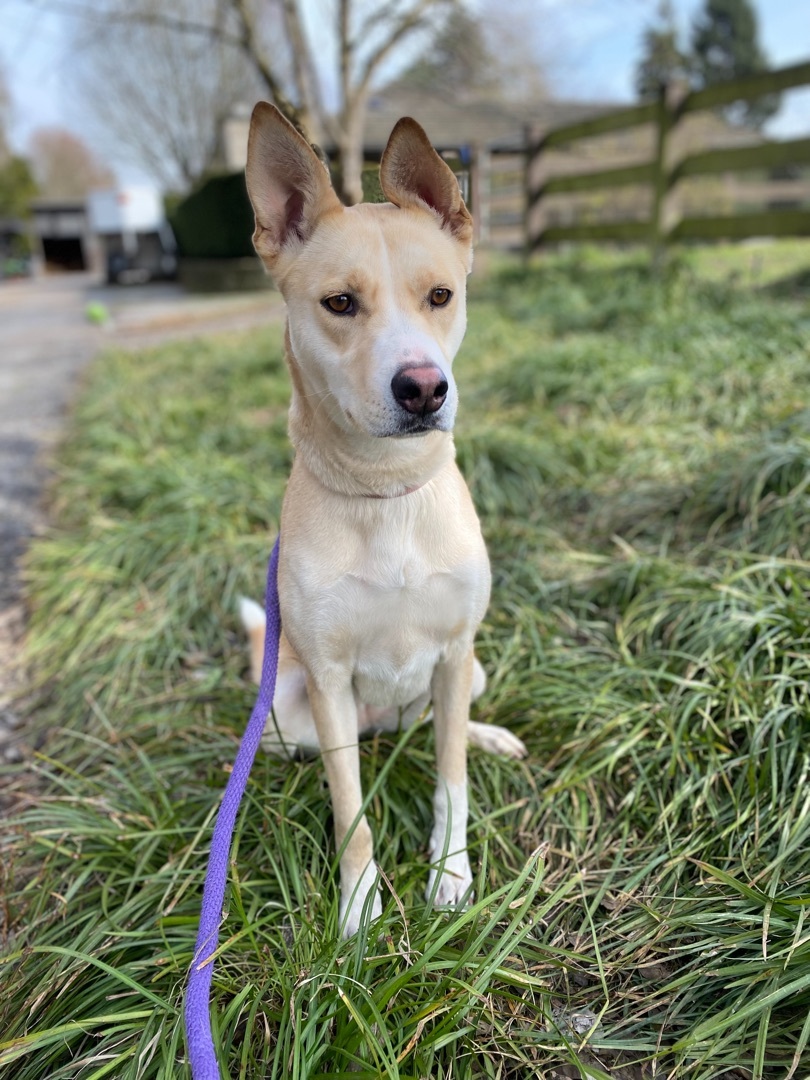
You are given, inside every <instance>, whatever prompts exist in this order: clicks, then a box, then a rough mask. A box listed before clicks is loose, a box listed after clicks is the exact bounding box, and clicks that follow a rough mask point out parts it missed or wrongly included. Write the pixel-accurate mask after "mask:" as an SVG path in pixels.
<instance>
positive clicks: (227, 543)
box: [0, 247, 810, 1080]
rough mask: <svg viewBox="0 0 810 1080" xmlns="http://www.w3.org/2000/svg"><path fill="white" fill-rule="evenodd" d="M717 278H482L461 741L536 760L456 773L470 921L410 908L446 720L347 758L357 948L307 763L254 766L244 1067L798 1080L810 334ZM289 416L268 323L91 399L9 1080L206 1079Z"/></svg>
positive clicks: (807, 857) (804, 878)
mask: <svg viewBox="0 0 810 1080" xmlns="http://www.w3.org/2000/svg"><path fill="white" fill-rule="evenodd" d="M736 250H737V251H738V261H739V260H745V259H747V258H749V257H750V251H749V250H748V249H736ZM757 250H758V251H760V250H761V251H763V252H765V254H764V255H763V256H762V257H763V258H767V256H768V252H767V250H766V249H757ZM774 250H775V251H776V253H777V254H778V252H779V249H778V248H776V249H774ZM804 252H805V255H806V262H805V263H804V268H805V269H806V267H807V266H808V265H810V251H808V250H807V248H806V247H805V248H804ZM709 254H710V256H711V257H712V258H713V259H714V262H713V263H712V265H711V266H710V267H709V268H708V269H707V267H706V266H705V265H704V264H705V262H706V260H707V259H708V258H709V256H706V255H699V254H697V253H694V252H690V253H687V254H686V255H684V256H682V257H680V258H678V259H677V260H676V261H675V262H674V264H673V265H672V266H671V267H670V268H669V270H668V271H667V273H666V274H665V275H664V276H663V277H662V278H659V279H657V280H654V279H652V278H651V276H650V275H649V273H648V270H647V267H646V265H645V264H644V262H643V261H642V260H641V259H639V258H638V257H636V256H632V255H623V256H617V255H609V254H594V253H592V252H588V251H584V252H579V253H577V254H575V255H571V256H564V257H556V258H553V259H548V260H546V261H545V262H543V263H542V264H538V265H537V266H534V267H532V268H531V269H530V270H529V271H528V272H526V271H524V270H523V269H522V268H520V267H518V266H517V265H515V264H510V263H504V264H500V265H498V266H496V267H495V268H494V269H493V271H492V272H491V273H490V274H489V275H487V276H484V277H482V278H481V279H480V280H477V281H474V284H473V288H472V299H471V305H470V311H471V315H470V329H469V333H468V338H467V341H466V343H465V345H464V347H463V350H462V353H461V355H460V356H459V359H458V362H457V373H458V378H459V381H460V384H461V397H462V411H461V415H460V420H459V429H458V432H459V434H458V449H459V459H460V461H461V464H462V467H463V469H464V471H465V473H466V475H467V477H468V479H469V481H470V483H471V487H472V489H473V493H474V496H475V499H476V502H477V505H478V507H479V510H480V512H481V515H482V521H483V525H484V529H485V533H486V535H487V540H488V544H489V548H490V553H491V557H492V562H493V571H494V578H495V588H494V594H493V601H492V604H491V607H490V612H489V615H488V618H487V621H486V624H485V626H484V627H483V629H482V632H481V635H480V641H479V654H480V656H481V658H482V660H483V662H484V664H485V667H486V668H487V670H488V672H489V675H490V682H489V687H488V690H487V692H486V695H485V696H484V698H483V699H482V700H481V702H480V703H479V705H478V707H477V710H476V713H477V716H478V718H479V719H483V720H485V721H491V722H495V723H503V724H506V725H508V726H510V727H513V728H514V730H516V731H517V732H518V733H519V734H521V736H522V737H523V738H524V739H525V740H526V742H527V744H528V745H529V748H530V758H529V760H528V762H527V763H525V762H524V763H514V762H503V761H499V760H495V759H493V758H489V757H486V756H483V755H482V754H480V753H478V752H473V753H472V754H471V760H470V777H471V827H470V845H471V856H472V862H473V866H474V873H477V881H476V902H475V904H474V905H473V906H472V907H470V908H469V909H467V910H465V911H463V912H458V913H455V914H452V915H451V914H447V913H442V912H435V911H429V910H426V909H425V905H424V902H423V899H422V892H423V889H424V886H425V882H426V880H427V855H426V840H427V836H428V832H429V826H430V798H431V788H432V783H433V777H434V766H433V738H432V732H431V731H430V730H429V729H427V728H426V729H420V730H417V731H414V732H411V733H410V734H409V735H407V736H406V737H404V738H403V739H401V740H396V739H390V738H381V739H378V740H374V741H371V742H369V743H367V744H364V746H363V749H362V754H361V765H362V771H363V777H364V785H365V790H366V792H367V793H368V812H369V817H370V820H371V822H372V826H373V828H374V830H375V833H376V835H377V837H378V842H377V843H378V852H377V854H378V859H379V861H380V864H381V866H382V868H383V870H384V872H385V874H386V875H387V879H388V880H387V882H386V884H385V886H384V890H383V907H384V914H383V918H382V921H381V924H380V928H379V935H377V934H374V935H371V937H369V938H367V939H363V938H360V939H355V940H353V941H350V942H341V941H339V940H338V937H337V895H336V887H335V879H334V855H335V853H334V846H333V842H332V838H331V820H330V810H329V800H328V797H327V793H326V790H325V784H324V779H323V774H322V770H321V767H320V763H319V762H318V761H308V762H295V763H292V764H282V763H279V762H276V761H274V760H272V759H268V758H266V757H261V758H260V759H259V760H258V761H257V763H256V766H255V768H254V771H253V774H252V776H251V780H250V784H249V788H248V794H247V805H246V807H245V810H244V811H243V813H242V814H241V816H240V819H239V823H238V829H237V841H236V850H235V862H234V866H233V872H232V882H231V887H230V891H229V899H228V905H227V906H228V914H227V918H226V920H225V922H224V925H223V931H222V946H221V951H220V955H219V958H218V962H217V968H216V972H215V975H214V995H213V997H214V1023H215V1032H216V1039H217V1043H218V1045H219V1047H220V1053H221V1060H222V1063H223V1067H227V1074H228V1075H229V1076H231V1077H247V1078H257V1077H272V1078H279V1080H280V1078H282V1077H302V1078H303V1077H308V1078H315V1077H319V1076H327V1075H329V1076H341V1075H345V1076H349V1075H351V1076H366V1077H378V1076H384V1077H401V1078H406V1077H407V1078H411V1077H413V1078H416V1077H419V1078H431V1080H432V1078H444V1080H450V1078H452V1080H464V1078H479V1077H481V1078H502V1080H507V1078H510V1080H511V1078H518V1077H526V1076H537V1077H545V1078H549V1080H551V1078H553V1077H563V1076H573V1077H577V1076H579V1077H586V1076H589V1077H605V1076H608V1077H623V1078H635V1077H642V1076H643V1077H650V1078H652V1077H656V1078H662V1077H690V1078H691V1077H699V1078H701V1080H709V1078H712V1077H721V1076H724V1077H734V1078H738V1080H739V1078H743V1077H744V1078H752V1077H753V1078H758V1077H761V1078H769V1080H770V1078H774V1080H775V1078H785V1077H789V1076H792V1077H795V1078H800V1077H807V1076H808V1075H810V1051H809V1050H808V1043H809V1042H810V1021H808V1014H809V1013H810V919H808V909H810V750H808V747H809V746H810V741H809V740H808V735H810V702H809V700H808V697H809V695H808V679H809V678H810V563H808V562H807V560H806V555H807V552H808V550H810V543H809V541H810V493H809V492H808V477H809V476H810V469H808V465H810V410H808V406H807V402H808V400H810V353H809V352H808V339H810V307H809V306H808V297H807V294H806V292H803V291H802V288H801V287H800V286H797V287H796V288H791V289H785V290H783V291H782V290H780V289H779V288H775V286H774V284H773V283H774V281H775V280H776V279H778V278H779V277H780V274H781V269H780V267H781V265H782V264H779V266H778V267H777V269H776V270H773V271H772V270H769V269H767V268H766V269H765V270H763V271H762V273H761V274H760V278H759V279H758V280H756V281H749V280H744V279H742V278H741V276H740V275H739V274H736V276H732V277H730V276H729V275H728V274H726V273H724V272H721V271H722V269H723V267H725V266H726V264H727V263H728V264H729V266H732V265H736V264H734V263H733V259H732V256H730V255H727V254H726V253H725V251H723V250H719V249H711V252H710V253H709ZM791 259H792V260H793V261H792V263H791V265H790V267H789V270H788V271H787V273H789V274H790V275H791V280H792V281H794V283H795V282H799V283H800V282H801V281H802V280H803V279H802V274H801V272H800V271H801V263H800V260H799V259H797V257H796V255H795V252H793V253H792V254H791ZM701 260H703V262H701ZM718 268H719V269H718ZM805 279H806V275H805ZM286 400H287V379H286V375H285V373H284V371H283V366H282V359H281V333H280V329H279V330H273V331H267V332H263V333H261V334H255V335H250V336H245V337H244V338H241V339H239V340H231V341H227V342H225V341H208V342H196V343H190V344H183V345H172V346H170V347H166V348H163V349H160V350H156V351H153V352H148V353H143V354H139V355H136V356H133V355H129V354H114V355H108V356H106V357H104V358H103V360H102V361H100V362H99V363H98V364H97V365H96V367H95V369H94V372H93V374H92V378H91V379H90V381H89V384H88V386H87V389H86V392H85V394H84V396H83V399H82V401H81V402H80V404H79V407H78V409H77V411H76V415H75V421H74V424H73V430H72V433H71V435H70V438H69V440H68V442H67V445H66V446H65V447H64V450H63V453H62V454H61V456H60V462H59V465H58V469H57V476H56V479H55V482H54V486H53V500H54V511H53V519H54V527H53V529H52V531H51V533H50V534H49V535H48V536H47V537H45V538H43V539H41V540H39V541H37V543H36V544H35V545H34V547H33V549H32V551H31V554H30V557H29V560H28V569H27V573H28V588H29V597H30V603H31V608H32V631H31V647H30V659H31V663H32V665H33V671H34V674H35V679H36V683H35V694H36V699H35V708H34V715H33V722H35V723H36V724H37V729H38V731H39V732H40V736H39V739H40V741H39V749H38V751H37V753H36V754H35V755H34V757H33V759H32V761H30V762H29V763H28V764H27V765H26V766H25V767H24V769H23V770H22V771H20V770H17V773H16V774H15V772H14V770H7V772H9V773H10V774H11V776H10V782H11V790H12V792H15V791H16V793H17V795H18V797H19V801H18V808H17V810H16V812H15V814H14V816H13V817H12V818H11V819H10V821H8V823H7V825H6V828H5V829H4V835H3V837H2V841H1V842H2V848H3V862H2V866H3V872H4V875H5V882H4V916H5V924H6V926H5V937H4V939H3V942H4V951H3V954H2V956H0V979H1V980H2V983H1V985H2V987H3V990H2V994H0V1076H9V1077H14V1078H15V1080H34V1078H37V1080H44V1078H48V1080H61V1078H64V1080H68V1078H70V1080H97V1078H101V1077H115V1078H127V1080H130V1078H131V1080H135V1078H139V1080H140V1078H163V1080H168V1078H170V1077H187V1076H188V1070H187V1067H186V1066H185V1064H184V1054H185V1050H184V1044H183V1036H182V1029H181V1025H180V1007H181V1000H182V993H183V986H184V981H185V975H186V970H187V968H188V964H189V962H190V959H191V954H192V948H193V943H194V936H195V924H196V919H197V916H198V912H199V903H200V894H201V887H202V878H203V874H204V868H205V859H206V853H207V845H208V841H209V838H210V830H211V820H212V816H213V813H214V810H215V807H216V805H217V800H218V797H219V794H220V792H221V791H222V789H223V786H224V782H225V779H226V774H227V769H228V767H229V764H230V762H231V761H232V760H233V758H234V755H235V752H236V746H237V743H238V739H239V736H240V733H241V730H242V728H243V726H244V723H245V721H246V718H247V715H248V713H249V710H250V705H251V702H252V697H253V693H252V689H251V687H250V686H249V685H248V683H247V681H246V674H245V669H246V657H245V651H244V647H243V643H242V641H241V635H240V633H239V631H238V628H237V625H236V619H235V598H236V596H237V595H239V594H240V593H242V592H246V593H248V594H251V595H260V593H261V589H262V580H263V576H264V572H265V561H266V558H267V555H268V554H269V549H270V546H271V543H272V539H273V536H274V533H275V530H276V527H277V521H278V511H279V505H280V499H281V495H282V492H283V489H284V482H285V477H286V473H287V470H288V467H289V460H290V452H289V449H288V446H287V442H286V436H285V423H286V421H285V410H286Z"/></svg>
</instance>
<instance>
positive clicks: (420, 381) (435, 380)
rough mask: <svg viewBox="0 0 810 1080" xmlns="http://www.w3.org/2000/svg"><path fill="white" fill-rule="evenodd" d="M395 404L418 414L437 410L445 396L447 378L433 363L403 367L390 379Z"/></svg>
mask: <svg viewBox="0 0 810 1080" xmlns="http://www.w3.org/2000/svg"><path fill="white" fill-rule="evenodd" d="M391 390H392V392H393V394H394V398H395V400H396V402H397V404H399V405H401V406H402V408H403V409H405V411H406V412H409V413H414V414H416V415H418V416H425V414H426V413H434V412H438V411H439V409H440V408H441V407H442V405H444V399H445V398H446V397H447V379H445V377H444V375H443V374H442V372H441V371H440V370H439V368H437V367H435V366H434V365H433V364H427V365H425V366H424V367H410V368H403V369H402V370H401V371H398V372H397V373H396V375H395V376H394V377H393V379H392V380H391Z"/></svg>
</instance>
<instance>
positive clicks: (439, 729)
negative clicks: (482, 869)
mask: <svg viewBox="0 0 810 1080" xmlns="http://www.w3.org/2000/svg"><path fill="white" fill-rule="evenodd" d="M473 661H474V657H473V651H472V647H470V649H469V650H468V651H467V652H466V653H464V654H462V655H460V656H459V655H456V656H453V657H450V658H448V659H446V660H443V661H441V662H440V663H439V664H438V665H437V666H436V669H435V671H434V673H433V682H432V686H431V689H432V694H433V713H434V720H433V724H434V727H435V729H436V765H437V772H438V780H437V783H436V792H435V794H434V796H433V831H432V833H431V835H430V857H431V860H432V861H433V862H434V864H435V865H434V866H433V867H432V869H431V871H430V878H429V881H428V887H427V896H428V898H430V897H431V896H433V897H434V903H436V904H440V905H448V904H459V903H461V902H462V901H463V900H464V898H465V896H466V895H467V894H468V892H469V890H470V887H471V885H472V872H471V870H470V860H469V857H468V855H467V723H468V720H469V714H470V691H471V688H472V681H473ZM437 875H438V877H439V880H438V883H437V881H436V877H437ZM434 890H435V891H434Z"/></svg>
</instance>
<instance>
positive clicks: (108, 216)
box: [87, 186, 177, 285]
mask: <svg viewBox="0 0 810 1080" xmlns="http://www.w3.org/2000/svg"><path fill="white" fill-rule="evenodd" d="M87 213H88V217H89V220H90V228H91V230H92V231H93V233H94V234H95V235H96V236H97V237H98V239H99V242H100V243H101V245H102V249H103V253H104V265H105V270H106V275H107V281H108V282H109V283H110V284H119V285H132V284H138V283H141V282H145V281H152V280H155V279H160V278H172V277H174V276H175V274H176V272H177V245H176V244H175V240H174V234H173V233H172V230H171V227H170V225H169V223H168V222H167V221H166V216H165V213H164V211H163V200H162V199H161V196H160V192H158V191H157V190H156V189H155V188H151V187H145V186H142V187H137V186H131V187H123V188H118V189H115V190H109V191H93V192H91V193H90V195H89V196H88V198H87Z"/></svg>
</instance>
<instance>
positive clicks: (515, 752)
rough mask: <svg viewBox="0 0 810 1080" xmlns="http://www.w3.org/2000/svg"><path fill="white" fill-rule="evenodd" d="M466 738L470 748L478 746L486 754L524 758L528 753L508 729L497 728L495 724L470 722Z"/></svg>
mask: <svg viewBox="0 0 810 1080" xmlns="http://www.w3.org/2000/svg"><path fill="white" fill-rule="evenodd" d="M467 737H468V739H469V741H470V745H471V746H479V747H480V748H481V749H482V750H486V752H487V753H488V754H500V755H501V756H502V757H510V758H524V757H526V754H527V753H528V751H527V750H526V746H525V744H524V743H523V742H522V741H521V740H520V739H519V738H518V737H517V735H513V734H512V732H511V731H509V730H508V728H505V727H498V725H497V724H479V723H477V722H476V721H474V720H470V722H469V725H468V734H467Z"/></svg>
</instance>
